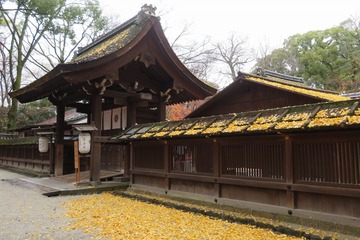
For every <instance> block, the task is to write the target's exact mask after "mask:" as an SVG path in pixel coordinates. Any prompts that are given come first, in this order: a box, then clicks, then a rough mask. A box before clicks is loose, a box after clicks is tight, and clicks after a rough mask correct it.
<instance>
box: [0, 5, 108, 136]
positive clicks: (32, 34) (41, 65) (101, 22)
mask: <svg viewBox="0 0 360 240" xmlns="http://www.w3.org/2000/svg"><path fill="white" fill-rule="evenodd" d="M5 4H9V6H10V7H9V9H6V8H5V7H4V5H5ZM0 24H2V25H4V26H5V28H4V31H3V32H0V34H1V33H3V34H4V35H6V36H10V37H9V39H10V41H9V42H6V44H7V45H6V47H5V49H6V50H7V51H8V52H7V53H6V55H7V56H8V58H9V66H8V71H6V72H7V73H8V74H9V79H10V81H9V82H11V87H10V88H11V90H12V91H16V90H18V89H19V88H20V86H21V85H22V77H23V75H24V73H25V71H28V73H29V74H31V75H33V77H34V78H37V77H39V76H38V74H37V75H36V74H34V72H33V71H32V70H33V69H32V70H31V68H30V67H29V65H28V64H29V62H30V63H31V66H34V65H35V66H37V67H38V69H39V70H40V71H41V70H42V71H43V73H46V72H48V71H49V70H51V69H52V68H53V67H55V66H56V65H57V64H58V63H64V62H65V61H66V60H67V59H68V58H69V56H72V54H73V51H74V50H75V49H76V48H77V47H78V46H79V44H80V43H84V44H87V43H88V42H86V41H85V40H87V41H91V40H92V39H93V38H94V37H97V36H98V35H100V34H102V30H103V29H105V26H106V25H107V24H108V19H107V18H105V17H103V16H102V11H101V8H100V6H99V2H98V0H85V1H75V0H0ZM79 29H80V33H79V34H78V31H75V30H79ZM81 31H82V32H81ZM49 65H50V67H49ZM0 71H1V69H0ZM3 72H5V71H3ZM20 111H22V113H25V112H26V108H24V107H23V108H22V109H20ZM17 113H18V101H17V100H16V99H12V103H11V106H10V109H9V111H8V121H7V123H8V129H13V128H16V127H17V125H16V123H19V124H21V125H22V124H25V123H26V122H36V121H37V120H38V119H37V117H36V116H35V115H34V116H33V117H29V118H33V119H32V120H29V121H28V120H26V118H25V117H21V116H19V118H18V116H17ZM29 114H30V112H29ZM19 119H20V120H19Z"/></svg>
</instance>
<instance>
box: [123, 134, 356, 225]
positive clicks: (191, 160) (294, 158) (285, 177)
mask: <svg viewBox="0 0 360 240" xmlns="http://www.w3.org/2000/svg"><path fill="white" fill-rule="evenodd" d="M359 136H360V131H352V132H350V131H342V132H317V133H306V134H289V135H286V136H285V135H257V136H239V137H218V138H213V139H212V138H201V139H200V138H199V139H189V138H188V139H182V140H180V139H167V140H158V141H154V140H152V141H145V140H144V141H134V142H132V143H131V145H130V163H131V164H130V166H131V168H130V173H131V174H130V181H131V184H132V185H133V186H134V187H136V186H141V187H152V188H156V189H158V191H163V192H165V193H168V192H169V191H174V192H176V193H179V192H180V193H181V192H184V193H187V194H196V195H198V194H200V195H202V196H206V197H209V198H210V199H216V200H217V201H218V200H221V199H230V200H239V201H244V202H251V203H256V204H258V203H259V204H266V205H267V206H270V208H271V206H278V207H283V208H286V209H291V210H295V209H301V210H307V211H313V212H321V213H327V214H336V215H342V216H348V217H355V218H360V207H359V202H360V137H359ZM194 196H195V195H194ZM290 212H291V211H290Z"/></svg>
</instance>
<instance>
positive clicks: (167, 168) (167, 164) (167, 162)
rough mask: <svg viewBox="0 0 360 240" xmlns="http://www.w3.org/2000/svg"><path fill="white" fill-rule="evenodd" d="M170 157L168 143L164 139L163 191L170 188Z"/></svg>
mask: <svg viewBox="0 0 360 240" xmlns="http://www.w3.org/2000/svg"><path fill="white" fill-rule="evenodd" d="M170 160H171V159H170V158H169V144H168V142H167V141H164V170H165V180H164V181H165V192H167V191H168V190H169V189H170V179H169V173H170V166H171V164H170Z"/></svg>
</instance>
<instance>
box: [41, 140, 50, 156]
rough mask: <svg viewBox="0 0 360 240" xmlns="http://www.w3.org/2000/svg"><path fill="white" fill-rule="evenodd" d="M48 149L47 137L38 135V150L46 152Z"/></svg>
mask: <svg viewBox="0 0 360 240" xmlns="http://www.w3.org/2000/svg"><path fill="white" fill-rule="evenodd" d="M48 151H49V139H48V138H47V137H39V152H41V153H46V152H48Z"/></svg>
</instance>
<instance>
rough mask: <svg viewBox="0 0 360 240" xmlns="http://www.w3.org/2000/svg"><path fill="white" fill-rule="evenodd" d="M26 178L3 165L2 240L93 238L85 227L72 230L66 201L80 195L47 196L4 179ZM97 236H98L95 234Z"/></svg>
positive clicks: (0, 198) (0, 190) (0, 185)
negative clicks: (83, 229) (86, 231)
mask: <svg viewBox="0 0 360 240" xmlns="http://www.w3.org/2000/svg"><path fill="white" fill-rule="evenodd" d="M16 178H26V177H25V176H23V175H19V174H16V173H12V172H9V171H6V170H3V169H0V240H12V239H21V240H24V239H46V240H48V239H56V240H57V239H59V240H60V239H61V240H63V239H90V238H91V237H92V236H90V235H89V234H86V233H84V232H82V231H81V230H68V229H67V228H68V226H69V225H70V224H71V219H69V218H67V217H65V209H64V208H63V206H62V205H63V203H64V202H66V201H67V200H69V199H74V198H78V197H79V196H62V197H52V198H49V197H45V196H43V195H41V193H40V192H37V191H36V190H30V189H26V188H23V187H19V186H14V185H12V184H10V183H8V182H5V181H3V179H16ZM93 237H94V236H93Z"/></svg>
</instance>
